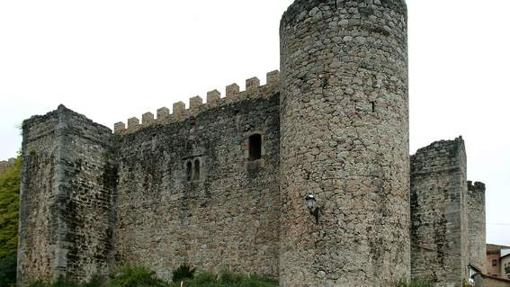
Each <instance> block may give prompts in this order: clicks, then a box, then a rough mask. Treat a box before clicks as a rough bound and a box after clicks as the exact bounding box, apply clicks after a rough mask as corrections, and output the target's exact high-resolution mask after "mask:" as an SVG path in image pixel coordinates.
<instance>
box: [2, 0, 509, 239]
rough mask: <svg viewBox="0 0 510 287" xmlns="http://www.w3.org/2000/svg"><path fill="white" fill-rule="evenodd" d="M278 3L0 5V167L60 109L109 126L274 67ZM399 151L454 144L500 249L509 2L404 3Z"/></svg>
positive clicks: (113, 0)
mask: <svg viewBox="0 0 510 287" xmlns="http://www.w3.org/2000/svg"><path fill="white" fill-rule="evenodd" d="M291 2H292V0H258V1H253V0H214V1H211V0H195V1H164V0H151V1H134V0H88V1H73V0H61V1H57V0H45V1H37V0H30V1H28V0H16V1H14V0H10V1H8V0H4V1H0V114H1V115H2V120H1V122H0V138H1V141H0V159H6V158H8V157H13V156H15V155H16V152H17V151H18V150H19V148H20V145H21V137H20V136H19V134H20V131H19V127H20V125H21V122H22V121H23V119H26V118H28V117H30V116H31V115H34V114H45V113H46V112H48V111H50V110H53V109H55V108H56V107H57V106H58V104H60V103H63V104H65V105H66V106H67V107H69V108H71V109H73V110H75V111H77V112H80V113H82V114H85V115H86V116H88V117H89V118H91V119H93V120H94V121H96V122H99V123H102V124H104V125H107V126H110V127H112V125H113V123H114V122H117V121H125V119H127V118H128V117H131V116H138V117H141V114H142V113H144V112H146V111H152V112H153V113H155V111H156V109H157V108H160V107H162V106H167V107H171V106H172V103H174V102H176V101H184V102H186V104H187V103H188V98H190V97H192V96H195V95H197V94H198V95H200V96H202V97H203V98H205V93H206V92H207V91H208V90H212V89H218V90H220V91H221V92H222V93H224V87H225V85H227V84H230V83H232V82H237V83H239V84H240V85H241V87H244V80H245V79H247V78H249V77H251V76H258V77H259V78H260V79H261V80H262V81H263V82H264V81H265V73H266V72H268V71H271V70H274V69H277V68H278V67H279V36H278V30H279V21H280V17H281V14H282V13H283V11H284V10H285V9H286V7H287V6H288V5H289V4H290V3H291ZM407 3H408V8H409V56H410V114H411V151H412V152H413V153H414V152H415V151H416V149H417V148H419V147H423V146H426V145H428V144H429V143H431V142H432V141H435V140H439V139H453V138H455V137H457V136H459V135H462V136H463V137H464V139H465V141H466V145H467V153H468V176H469V178H470V179H472V180H480V181H484V182H485V183H486V184H487V239H488V241H490V242H492V243H499V244H507V245H510V218H509V216H506V212H508V209H509V208H510V195H509V194H508V191H509V190H510V129H509V127H508V124H509V123H510V116H509V114H510V107H508V105H509V104H510V100H509V98H510V93H509V91H508V90H509V89H508V88H509V84H510V78H509V75H510V73H509V68H510V56H509V53H510V31H509V30H510V29H509V28H510V20H509V19H510V18H509V16H508V11H510V1H508V0H484V1H479V0H407Z"/></svg>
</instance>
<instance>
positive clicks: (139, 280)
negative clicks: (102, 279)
mask: <svg viewBox="0 0 510 287" xmlns="http://www.w3.org/2000/svg"><path fill="white" fill-rule="evenodd" d="M106 286H108V287H166V286H168V284H167V283H166V282H165V281H163V280H161V279H159V278H157V277H156V273H155V272H154V271H151V270H149V269H147V268H145V267H125V268H123V269H121V270H120V271H119V272H117V273H116V274H114V275H113V276H112V278H111V280H110V282H109V283H108V284H107V285H106Z"/></svg>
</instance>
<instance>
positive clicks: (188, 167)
mask: <svg viewBox="0 0 510 287" xmlns="http://www.w3.org/2000/svg"><path fill="white" fill-rule="evenodd" d="M192 172H193V169H192V166H191V162H190V161H188V162H187V163H186V180H187V181H191V174H192Z"/></svg>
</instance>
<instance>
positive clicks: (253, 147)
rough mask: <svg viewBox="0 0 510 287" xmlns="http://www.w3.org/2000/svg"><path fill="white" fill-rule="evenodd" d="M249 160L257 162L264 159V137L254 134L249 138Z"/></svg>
mask: <svg viewBox="0 0 510 287" xmlns="http://www.w3.org/2000/svg"><path fill="white" fill-rule="evenodd" d="M248 151H249V154H250V155H249V159H250V160H257V159H260V158H261V157H262V135H260V134H253V135H251V136H250V137H249V138H248Z"/></svg>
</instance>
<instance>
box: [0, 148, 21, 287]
mask: <svg viewBox="0 0 510 287" xmlns="http://www.w3.org/2000/svg"><path fill="white" fill-rule="evenodd" d="M20 178H21V158H20V157H18V159H17V160H16V162H15V164H14V165H12V166H10V167H8V168H7V169H5V170H4V171H3V172H1V173H0V286H10V285H14V284H15V283H16V248H17V245H18V207H19V186H20Z"/></svg>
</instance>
